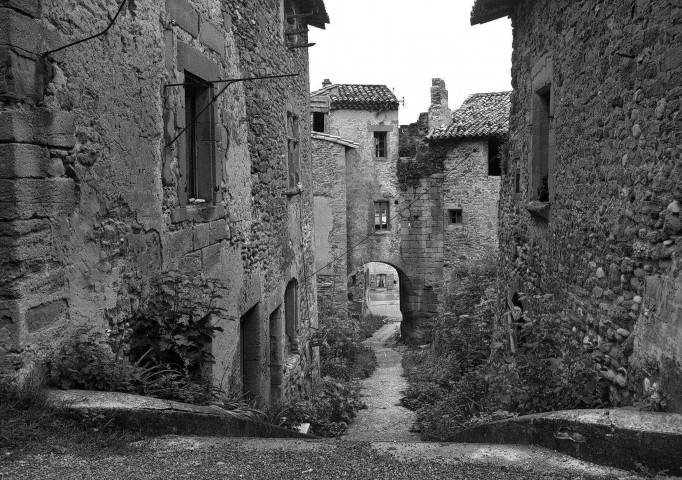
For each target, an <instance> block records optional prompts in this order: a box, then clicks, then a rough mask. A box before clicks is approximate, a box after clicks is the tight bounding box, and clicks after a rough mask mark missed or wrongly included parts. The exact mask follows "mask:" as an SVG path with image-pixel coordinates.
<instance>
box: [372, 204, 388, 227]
mask: <svg viewBox="0 0 682 480" xmlns="http://www.w3.org/2000/svg"><path fill="white" fill-rule="evenodd" d="M374 230H377V231H378V230H388V202H374Z"/></svg>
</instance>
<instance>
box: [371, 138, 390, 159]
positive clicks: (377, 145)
mask: <svg viewBox="0 0 682 480" xmlns="http://www.w3.org/2000/svg"><path fill="white" fill-rule="evenodd" d="M374 156H375V157H376V158H386V156H387V144H386V132H374Z"/></svg>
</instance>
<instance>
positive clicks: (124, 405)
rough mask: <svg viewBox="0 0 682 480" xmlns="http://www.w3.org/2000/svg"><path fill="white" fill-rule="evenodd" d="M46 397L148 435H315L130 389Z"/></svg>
mask: <svg viewBox="0 0 682 480" xmlns="http://www.w3.org/2000/svg"><path fill="white" fill-rule="evenodd" d="M47 398H48V401H49V402H50V404H52V405H53V406H55V407H57V408H59V409H60V410H62V411H64V412H65V413H66V414H67V415H74V416H77V417H83V416H90V415H93V414H102V415H104V416H105V418H106V419H107V420H110V421H111V422H112V423H113V424H115V425H117V426H120V427H123V428H125V429H128V430H131V431H134V432H142V433H146V434H150V435H165V434H176V435H199V436H220V437H265V438H301V439H315V438H317V437H314V436H312V435H307V434H302V433H299V432H295V431H292V430H288V429H286V428H281V427H277V426H274V425H269V424H265V423H259V422H255V421H248V420H241V419H236V418H233V417H232V416H230V414H229V413H228V412H227V411H225V410H223V409H222V408H219V407H216V406H199V405H189V404H186V403H181V402H174V401H171V400H161V399H158V398H151V397H142V396H139V395H132V394H129V393H118V392H96V391H86V390H48V392H47Z"/></svg>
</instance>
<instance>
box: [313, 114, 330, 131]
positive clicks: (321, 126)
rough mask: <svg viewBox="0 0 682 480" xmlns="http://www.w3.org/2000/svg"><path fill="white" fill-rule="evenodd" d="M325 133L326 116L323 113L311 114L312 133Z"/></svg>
mask: <svg viewBox="0 0 682 480" xmlns="http://www.w3.org/2000/svg"><path fill="white" fill-rule="evenodd" d="M326 131H327V115H326V114H325V113H323V112H313V132H320V133H325V132H326Z"/></svg>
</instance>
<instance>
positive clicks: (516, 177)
mask: <svg viewBox="0 0 682 480" xmlns="http://www.w3.org/2000/svg"><path fill="white" fill-rule="evenodd" d="M514 193H521V172H519V171H518V169H517V170H516V173H515V174H514Z"/></svg>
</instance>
